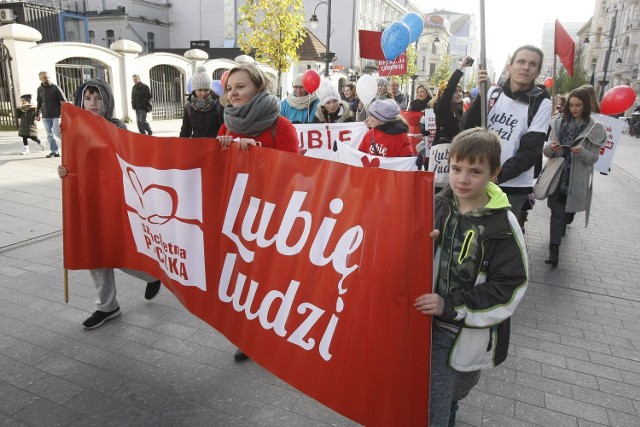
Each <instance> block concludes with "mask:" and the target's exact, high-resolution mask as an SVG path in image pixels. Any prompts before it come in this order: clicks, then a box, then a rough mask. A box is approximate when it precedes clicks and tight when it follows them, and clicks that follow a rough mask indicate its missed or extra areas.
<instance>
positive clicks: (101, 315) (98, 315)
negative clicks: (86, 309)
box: [82, 307, 121, 329]
mask: <svg viewBox="0 0 640 427" xmlns="http://www.w3.org/2000/svg"><path fill="white" fill-rule="evenodd" d="M120 314H121V313H120V307H116V309H115V310H113V311H110V312H106V311H95V312H94V313H93V314H92V315H91V317H89V318H88V319H87V320H85V321H84V323H83V324H82V327H84V328H85V329H93V328H97V327H98V326H100V325H102V324H103V323H104V322H106V321H107V320H110V319H113V318H116V317H118V316H120Z"/></svg>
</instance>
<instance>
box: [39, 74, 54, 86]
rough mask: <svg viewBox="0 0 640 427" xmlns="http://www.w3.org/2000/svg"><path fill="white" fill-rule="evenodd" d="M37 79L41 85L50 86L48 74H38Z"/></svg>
mask: <svg viewBox="0 0 640 427" xmlns="http://www.w3.org/2000/svg"><path fill="white" fill-rule="evenodd" d="M38 77H39V78H40V81H41V82H42V84H43V85H45V86H49V85H50V84H51V79H50V78H49V74H48V73H44V74H40V76H38Z"/></svg>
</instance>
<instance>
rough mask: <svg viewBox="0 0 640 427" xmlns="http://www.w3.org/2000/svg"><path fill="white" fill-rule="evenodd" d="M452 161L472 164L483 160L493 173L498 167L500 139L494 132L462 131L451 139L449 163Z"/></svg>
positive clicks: (485, 130) (486, 130)
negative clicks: (464, 161) (463, 161)
mask: <svg viewBox="0 0 640 427" xmlns="http://www.w3.org/2000/svg"><path fill="white" fill-rule="evenodd" d="M452 159H456V160H467V161H468V162H469V163H472V164H474V163H476V162H478V163H480V162H481V161H483V160H484V161H486V162H487V163H489V168H490V169H491V172H492V173H493V172H495V171H496V170H497V169H498V168H499V167H500V139H499V138H498V135H497V134H496V133H495V132H494V131H492V130H489V129H484V128H481V127H476V128H471V129H467V130H465V131H462V132H460V133H459V134H457V135H456V136H455V137H454V138H453V142H452V143H451V147H450V148H449V163H451V160H452Z"/></svg>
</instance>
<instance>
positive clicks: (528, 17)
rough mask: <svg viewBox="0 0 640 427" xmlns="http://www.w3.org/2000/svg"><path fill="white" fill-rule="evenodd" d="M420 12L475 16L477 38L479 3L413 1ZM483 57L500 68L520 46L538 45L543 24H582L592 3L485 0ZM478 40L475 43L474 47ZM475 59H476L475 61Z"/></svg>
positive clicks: (467, 0) (477, 0)
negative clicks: (448, 12)
mask: <svg viewBox="0 0 640 427" xmlns="http://www.w3.org/2000/svg"><path fill="white" fill-rule="evenodd" d="M416 3H418V4H420V5H421V6H422V8H423V10H425V11H427V12H430V11H431V10H433V9H434V8H438V9H446V10H449V11H452V12H461V13H472V14H474V15H475V16H476V22H477V26H478V37H479V36H480V12H479V10H480V0H448V1H447V0H417V1H416ZM484 3H485V20H486V22H485V29H486V44H487V58H488V59H490V60H492V61H493V64H494V66H495V67H497V68H498V69H500V68H501V67H502V65H503V64H504V62H505V60H506V58H507V55H510V54H511V53H513V51H514V50H515V49H516V48H518V46H522V45H524V44H533V45H535V46H540V40H541V38H542V28H543V26H544V23H545V22H554V21H555V20H556V19H558V20H559V21H560V22H561V23H562V22H586V21H587V20H588V19H589V18H590V17H591V16H592V15H593V10H594V7H595V4H596V0H536V1H527V0H525V1H517V0H515V1H514V0H485V2H484ZM479 46H480V40H478V47H479ZM478 59H479V58H478Z"/></svg>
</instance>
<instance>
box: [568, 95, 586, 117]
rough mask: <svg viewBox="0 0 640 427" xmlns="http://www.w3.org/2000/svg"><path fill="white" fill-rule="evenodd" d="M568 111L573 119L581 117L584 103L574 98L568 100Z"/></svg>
mask: <svg viewBox="0 0 640 427" xmlns="http://www.w3.org/2000/svg"><path fill="white" fill-rule="evenodd" d="M569 111H570V112H571V115H572V116H573V118H574V119H578V118H580V117H582V112H583V111H584V103H583V102H582V100H581V99H580V98H576V97H571V98H569Z"/></svg>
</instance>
